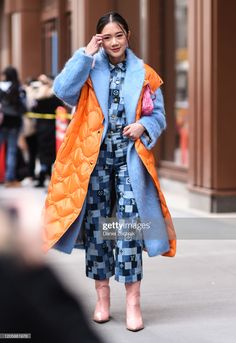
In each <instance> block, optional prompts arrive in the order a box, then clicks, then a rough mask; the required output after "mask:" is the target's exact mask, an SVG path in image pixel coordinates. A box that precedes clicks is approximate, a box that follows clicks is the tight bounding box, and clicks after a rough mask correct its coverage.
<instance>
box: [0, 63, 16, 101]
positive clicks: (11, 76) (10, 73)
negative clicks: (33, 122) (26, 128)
mask: <svg viewBox="0 0 236 343" xmlns="http://www.w3.org/2000/svg"><path fill="white" fill-rule="evenodd" d="M2 74H3V75H4V76H5V81H9V82H11V83H12V84H11V86H10V88H9V90H8V92H7V93H8V94H7V98H8V101H9V102H10V103H11V104H17V103H18V102H19V96H20V92H19V87H20V81H19V77H18V72H17V70H16V68H14V67H12V66H8V67H6V68H5V69H4V70H3V72H2Z"/></svg>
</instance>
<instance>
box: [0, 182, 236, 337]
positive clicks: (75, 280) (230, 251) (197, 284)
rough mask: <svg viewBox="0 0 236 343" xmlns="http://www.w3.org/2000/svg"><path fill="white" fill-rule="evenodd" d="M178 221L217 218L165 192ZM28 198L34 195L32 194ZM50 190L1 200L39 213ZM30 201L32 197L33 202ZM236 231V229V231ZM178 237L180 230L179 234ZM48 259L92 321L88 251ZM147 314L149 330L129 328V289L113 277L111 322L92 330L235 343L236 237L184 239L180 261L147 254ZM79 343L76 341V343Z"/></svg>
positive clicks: (19, 192) (0, 194) (26, 190)
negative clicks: (22, 203) (16, 200)
mask: <svg viewBox="0 0 236 343" xmlns="http://www.w3.org/2000/svg"><path fill="white" fill-rule="evenodd" d="M164 193H165V196H166V200H167V203H168V205H169V209H170V212H171V214H172V216H173V218H178V217H182V218H187V217H191V218H212V217H213V216H212V215H210V214H206V213H203V212H200V211H196V210H193V209H191V208H189V207H188V204H187V203H186V198H185V197H184V196H183V197H181V194H177V195H176V194H175V195H173V194H172V193H171V192H169V191H168V189H167V190H166V191H165V190H164ZM27 194H28V195H27ZM45 196H46V193H45V190H40V189H37V190H35V189H32V188H31V187H29V186H27V187H22V188H21V189H4V188H3V187H0V199H4V201H6V200H7V199H8V200H9V199H11V198H14V197H17V198H21V199H22V201H27V199H33V201H35V202H37V209H38V215H39V216H40V211H41V207H42V205H43V202H44V198H45ZM27 197H28V198H27ZM228 218H236V213H230V214H223V215H220V214H219V215H214V220H215V222H218V223H220V225H222V230H224V220H227V219H228ZM234 229H235V230H236V226H235V227H234ZM177 235H178V230H177ZM46 260H47V261H48V263H49V264H50V265H51V266H52V268H53V269H54V271H55V272H56V273H57V274H58V276H59V278H60V279H61V281H62V282H63V283H64V284H65V285H66V287H68V289H69V290H70V291H71V292H72V293H73V294H74V295H75V297H76V298H77V299H80V301H82V303H83V307H84V311H85V314H86V315H87V317H88V320H90V318H91V317H92V313H93V310H94V306H95V302H96V294H95V290H94V282H93V280H91V279H88V278H86V276H85V263H84V251H82V250H77V249H74V250H73V252H72V254H71V255H67V254H63V253H61V252H58V251H56V250H51V251H50V252H49V253H48V254H47V256H46ZM143 268H144V278H143V280H142V286H141V295H142V313H143V320H144V324H145V328H144V330H142V331H139V332H136V333H133V332H130V331H128V330H126V327H125V290H124V285H123V284H121V283H118V282H116V281H115V280H113V279H111V292H112V293H111V316H112V320H111V321H109V322H107V323H105V324H97V323H94V322H93V321H92V320H91V326H92V328H93V329H94V330H95V331H96V332H98V334H99V335H100V336H101V337H102V338H103V340H104V342H107V343H111V342H112V343H126V342H127V343H128V342H130V341H132V340H135V343H141V342H142V343H143V342H145V343H149V342H153V343H156V342H159V343H177V342H178V343H189V342H190V343H210V342H211V343H235V342H236V239H232V237H231V239H225V238H224V237H223V239H209V238H208V239H184V237H182V238H181V239H179V240H178V246H177V255H176V256H175V257H174V258H168V257H162V256H158V257H148V256H147V254H146V253H144V255H143ZM75 343H76V342H75Z"/></svg>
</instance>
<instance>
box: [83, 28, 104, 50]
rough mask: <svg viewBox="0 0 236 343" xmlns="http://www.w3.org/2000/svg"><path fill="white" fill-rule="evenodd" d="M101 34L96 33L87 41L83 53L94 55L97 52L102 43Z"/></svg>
mask: <svg viewBox="0 0 236 343" xmlns="http://www.w3.org/2000/svg"><path fill="white" fill-rule="evenodd" d="M102 36H103V35H102V34H100V33H99V34H96V35H95V36H93V37H92V39H91V41H90V42H89V43H88V45H87V46H86V49H85V53H86V54H88V55H94V54H95V53H96V52H98V50H99V48H100V47H101V45H102Z"/></svg>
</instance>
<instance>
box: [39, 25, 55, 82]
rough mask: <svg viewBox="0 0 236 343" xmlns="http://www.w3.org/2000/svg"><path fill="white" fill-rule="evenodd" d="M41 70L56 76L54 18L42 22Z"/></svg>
mask: <svg viewBox="0 0 236 343" xmlns="http://www.w3.org/2000/svg"><path fill="white" fill-rule="evenodd" d="M42 30H43V35H42V37H43V42H42V47H43V59H42V60H43V70H44V73H45V74H47V75H51V76H56V75H57V73H58V33H57V30H56V19H53V20H49V21H46V22H44V23H43V26H42Z"/></svg>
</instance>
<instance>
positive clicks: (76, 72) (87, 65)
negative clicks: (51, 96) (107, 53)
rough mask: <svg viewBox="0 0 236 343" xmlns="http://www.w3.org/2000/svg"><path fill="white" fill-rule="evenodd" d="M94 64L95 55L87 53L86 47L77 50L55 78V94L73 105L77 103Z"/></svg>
mask: <svg viewBox="0 0 236 343" xmlns="http://www.w3.org/2000/svg"><path fill="white" fill-rule="evenodd" d="M92 64H93V56H91V55H87V54H85V52H84V48H80V49H79V50H77V51H76V52H75V53H74V55H73V56H72V57H71V58H70V59H69V60H68V61H67V63H66V64H65V66H64V68H63V70H62V71H61V72H60V74H59V75H57V77H56V78H55V80H54V84H53V91H54V93H55V95H56V96H57V97H58V98H59V99H61V100H62V101H64V102H65V103H66V104H68V105H70V106H71V107H73V106H75V105H77V102H78V99H79V95H80V90H81V88H82V87H83V85H84V83H85V82H86V80H87V79H88V77H89V73H90V71H91V68H92Z"/></svg>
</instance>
